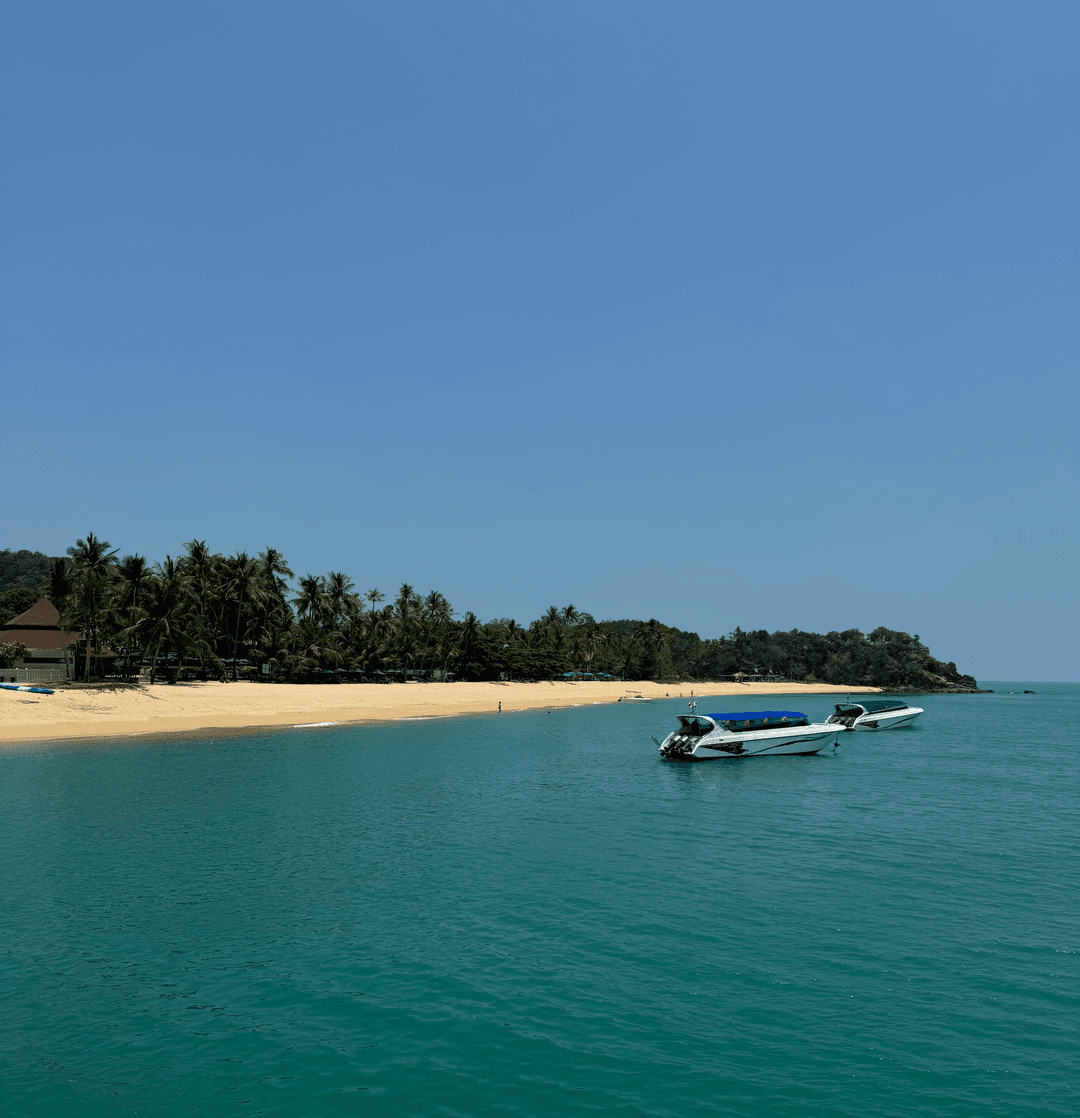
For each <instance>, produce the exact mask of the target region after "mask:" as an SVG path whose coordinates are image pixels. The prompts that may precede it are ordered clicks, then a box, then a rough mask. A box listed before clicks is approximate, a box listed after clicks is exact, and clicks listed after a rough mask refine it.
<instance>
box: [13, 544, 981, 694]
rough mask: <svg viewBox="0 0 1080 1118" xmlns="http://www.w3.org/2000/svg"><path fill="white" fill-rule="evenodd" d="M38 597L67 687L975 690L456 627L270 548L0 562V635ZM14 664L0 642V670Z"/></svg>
mask: <svg viewBox="0 0 1080 1118" xmlns="http://www.w3.org/2000/svg"><path fill="white" fill-rule="evenodd" d="M41 597H44V598H46V599H48V601H49V602H51V603H52V605H53V606H55V607H56V609H57V610H58V611H59V614H60V623H61V625H62V626H63V628H64V629H65V630H66V631H68V632H70V633H72V635H73V647H74V650H75V663H76V675H77V677H78V678H83V679H92V678H95V677H115V678H119V679H124V678H127V679H132V678H137V677H139V676H140V674H141V675H142V676H143V677H145V676H146V674H147V673H149V677H150V681H151V682H166V683H174V682H176V681H177V680H178V679H181V678H192V679H234V680H235V679H241V678H244V679H255V680H262V681H265V682H271V683H272V682H274V681H289V682H311V683H323V682H327V683H329V682H340V681H357V682H383V683H390V682H395V681H404V680H455V679H462V680H496V679H514V680H540V679H555V678H566V677H567V676H568V675H569V677H570V678H575V677H586V678H587V677H590V676H592V677H599V678H605V677H610V678H614V679H624V680H646V679H648V680H671V681H710V680H721V679H725V678H726V679H731V678H733V677H738V676H744V677H747V678H767V679H770V680H777V679H783V680H788V681H793V682H806V683H832V684H840V685H843V684H849V685H852V686H856V685H862V686H876V687H887V688H892V689H905V690H918V691H969V690H976V689H977V688H978V684H977V683H976V682H975V680H974V679H973V678H972V677H971V676H966V675H961V674H960V672H959V671H958V670H957V667H956V665H955V664H953V663H943V662H942V661H940V660H936V659H935V658H934V657H933V656H931V655H930V652H929V650H928V649H927V648H926V647H925V646H924V645H923V644H922V642H921V641H920V640H919V637H918V635H915V636H910V635H909V634H907V633H901V632H895V631H892V630H889V629H885V628H878V629H875V630H874V631H873V632H872V633H869V634H864V633H862V632H860V631H859V630H856V629H850V630H847V631H845V632H831V633H827V634H824V635H822V634H818V633H806V632H801V631H799V630H794V629H793V630H791V631H790V632H775V633H768V632H766V631H764V630H761V631H757V632H744V631H743V630H742V629H740V628H738V627H736V628H735V630H734V631H733V632H731V633H729V634H727V635H726V636H722V637H718V638H711V639H702V638H701V637H700V636H699V635H698V634H697V633H692V632H685V631H683V630H680V629H677V628H673V627H672V626H669V625H664V624H662V623H661V622H659V621H657V620H656V619H655V618H650V619H648V620H630V619H621V620H604V621H598V620H596V619H595V618H594V617H593V616H592V615H591V614H589V613H588V612H586V611H585V610H581V609H578V608H577V607H575V606H574V605H566V606H562V607H559V606H554V605H553V606H551V607H550V608H549V609H548V610H547V611H546V612H545V613H544V615H543V616H542V617H539V618H537V619H535V620H533V621H531V622H528V623H527V624H520V623H519V622H518V621H516V620H514V619H512V618H496V619H494V620H490V621H480V619H479V618H477V616H476V615H475V614H474V613H472V612H470V611H466V612H465V613H463V614H460V613H458V612H456V611H455V609H454V608H453V606H452V605H451V603H450V602H449V601H447V599H446V598H445V596H444V595H443V594H441V593H440V592H439V591H438V590H430V591H428V592H427V593H426V594H425V593H421V592H420V591H419V590H417V589H416V588H415V587H413V586H410V585H408V584H407V583H403V584H402V585H401V586H399V587H398V589H397V591H396V592H395V593H393V595H392V596H391V595H388V594H386V593H384V592H382V591H381V590H379V589H378V588H372V589H370V590H362V589H359V588H358V587H357V586H356V585H355V584H354V582H353V580H352V579H351V578H350V577H349V576H348V575H347V574H345V573H344V572H342V571H330V572H329V573H328V574H326V575H314V574H305V575H303V576H301V577H299V578H297V577H296V575H295V573H294V572H293V570H292V569H291V568H290V566H289V564H288V562H287V560H286V558H285V556H284V555H282V554H281V552H280V551H277V550H276V549H274V548H272V547H267V548H266V549H265V550H264V551H260V552H259V553H258V554H257V555H249V554H247V553H246V552H244V551H238V552H236V553H235V554H232V555H221V554H218V553H217V552H214V551H212V550H211V549H210V547H209V546H208V545H207V544H206V543H205V541H203V540H197V539H193V540H190V541H189V542H188V543H186V544H184V553H183V554H182V555H180V556H177V557H173V556H166V557H165V558H164V559H163V560H162V561H160V562H157V563H151V562H150V561H149V560H147V559H146V558H145V557H144V556H142V555H139V554H130V555H123V556H121V555H120V553H119V549H117V548H114V547H113V546H112V545H111V544H110V543H108V542H107V541H105V540H102V539H100V538H99V537H97V536H95V535H93V533H89V534H88V535H87V536H86V538H85V539H79V540H77V541H76V542H75V543H74V544H73V545H72V546H71V547H69V548H68V549H67V555H66V556H65V557H54V558H50V557H48V556H45V555H42V554H40V553H38V552H28V551H19V552H13V551H10V550H7V551H2V552H0V625H2V624H5V623H7V622H9V621H10V620H12V618H14V617H15V616H16V615H18V614H20V613H21V612H22V611H24V610H26V609H28V608H29V607H30V606H32V605H33V604H34V603H35V602H37V601H38V600H39V598H41ZM23 653H24V650H23V649H22V648H21V647H17V646H15V645H13V644H8V645H4V644H0V663H3V664H13V663H15V662H17V661H18V659H19V657H20V656H21V655H22V654H23Z"/></svg>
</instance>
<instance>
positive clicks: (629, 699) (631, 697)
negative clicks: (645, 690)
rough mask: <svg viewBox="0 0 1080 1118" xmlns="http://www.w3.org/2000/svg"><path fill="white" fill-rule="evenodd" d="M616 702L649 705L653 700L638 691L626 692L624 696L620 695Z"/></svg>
mask: <svg viewBox="0 0 1080 1118" xmlns="http://www.w3.org/2000/svg"><path fill="white" fill-rule="evenodd" d="M617 701H618V702H620V703H651V702H652V701H653V700H652V699H651V698H650V697H649V696H648V695H643V694H642V693H641V692H640V691H627V692H626V694H625V695H620V696H619V698H618V700H617Z"/></svg>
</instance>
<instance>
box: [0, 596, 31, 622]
mask: <svg viewBox="0 0 1080 1118" xmlns="http://www.w3.org/2000/svg"><path fill="white" fill-rule="evenodd" d="M40 597H41V594H40V593H39V592H38V591H37V590H5V591H4V592H3V593H2V594H0V625H6V624H7V623H8V622H9V621H11V620H12V619H13V618H15V617H18V616H19V614H20V613H25V612H26V611H27V610H28V609H29V608H30V607H31V606H32V605H33V604H34V603H35V602H36V601H37V600H38V599H39V598H40Z"/></svg>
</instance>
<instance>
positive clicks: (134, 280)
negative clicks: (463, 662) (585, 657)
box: [0, 0, 1080, 680]
mask: <svg viewBox="0 0 1080 1118" xmlns="http://www.w3.org/2000/svg"><path fill="white" fill-rule="evenodd" d="M1078 30H1080V8H1078V7H1077V5H1076V4H1075V3H1071V2H1070V3H1043V2H1038V0H1035V2H1029V3H1024V4H1020V3H1012V4H1000V3H994V2H992V0H978V2H964V0H955V2H951V3H919V2H906V3H903V4H891V5H884V4H867V3H865V2H863V0H858V2H851V3H833V2H829V0H819V2H816V3H813V4H807V3H804V2H802V0H797V2H789V3H771V2H769V0H752V2H747V3H723V2H719V0H712V2H709V3H680V2H673V0H665V2H663V3H660V2H657V3H636V2H633V0H617V2H608V0H573V2H567V3H560V2H554V0H548V2H544V3H530V2H511V0H498V2H495V0H490V2H460V0H437V2H436V0H433V2H429V3H409V2H402V0H394V2H392V3H391V2H382V3H367V4H364V3H315V2H313V3H303V4H301V3H293V4H281V3H275V2H273V0H259V2H258V3H230V2H228V0H215V2H214V3H205V4H200V3H195V2H192V0H185V2H184V3H175V4H169V3H154V4H146V3H142V2H139V3H126V4H118V3H109V2H96V3H94V4H85V3H71V2H67V3H42V4H22V5H14V4H12V5H8V6H7V8H6V9H5V14H4V16H3V18H2V23H0V37H2V41H3V44H4V46H3V65H2V66H0V100H2V104H0V114H2V128H3V135H2V151H3V159H2V160H0V214H2V216H0V221H2V223H3V228H2V243H0V252H2V256H0V361H2V367H0V380H2V393H0V409H2V412H3V416H4V421H3V427H2V430H3V436H2V443H0V445H2V447H3V462H4V466H3V473H4V500H3V506H2V511H0V546H8V547H12V548H20V547H27V548H31V549H35V550H41V551H45V552H48V553H50V554H57V553H62V552H63V550H64V548H65V547H66V546H67V545H68V544H70V543H72V542H73V541H74V539H75V538H76V537H78V536H84V535H85V534H86V532H87V531H93V532H95V533H97V534H99V535H101V536H103V537H104V538H106V539H108V540H109V541H111V542H112V543H113V544H115V545H118V546H119V547H120V548H121V549H122V551H123V552H125V553H127V552H132V551H138V552H139V553H141V554H144V555H148V556H149V557H150V558H152V559H155V560H157V559H161V558H163V557H164V555H165V554H167V553H168V554H174V555H175V554H176V553H178V552H179V551H180V550H181V549H182V545H183V542H184V541H185V540H190V539H192V538H194V537H198V538H203V539H206V540H207V541H208V542H209V543H210V544H211V546H212V547H213V548H214V549H215V550H219V551H223V552H233V551H235V550H237V549H241V548H242V549H246V550H249V551H255V550H259V549H261V548H263V547H265V546H266V545H267V544H272V545H273V546H275V547H278V548H280V549H282V550H283V551H284V552H285V554H286V556H287V558H288V559H289V560H290V562H291V564H292V566H293V567H294V569H295V570H296V572H297V574H303V573H307V572H309V571H310V572H315V573H321V572H325V571H328V570H331V569H334V570H344V571H346V572H348V573H349V574H350V575H351V576H352V577H353V578H354V580H355V581H356V583H357V585H358V588H359V589H361V590H366V589H368V588H370V587H379V588H380V589H383V590H384V591H387V592H390V591H393V590H394V589H395V588H396V586H397V585H398V584H399V583H401V582H402V581H408V582H410V583H413V584H414V585H415V586H416V587H417V588H418V589H419V590H421V591H422V592H426V591H427V590H429V589H433V588H435V589H439V590H441V591H442V592H443V593H445V594H446V595H447V596H448V597H449V599H450V601H451V602H452V604H453V605H454V607H455V608H456V609H457V610H458V611H460V612H464V611H465V610H467V609H472V610H474V611H475V612H476V613H477V614H479V615H480V616H481V617H482V618H489V617H496V616H508V617H509V616H512V617H516V618H517V619H518V620H519V621H522V622H527V621H529V620H531V619H532V618H533V617H536V616H538V615H539V613H540V612H542V611H543V609H544V608H545V607H546V606H548V605H550V604H557V605H560V606H561V605H565V604H567V603H569V602H572V603H573V604H574V605H576V606H578V608H580V609H587V610H588V611H590V612H591V613H593V614H594V615H595V616H596V617H598V618H607V617H642V618H649V617H656V618H659V619H660V620H662V621H665V622H667V623H669V624H673V625H678V626H680V627H682V628H686V629H693V630H695V631H697V632H699V633H700V634H701V635H702V636H719V635H721V634H723V633H725V632H729V631H730V630H732V629H733V628H734V627H735V626H736V625H741V626H742V627H743V628H768V629H790V628H794V627H798V628H802V629H810V630H817V631H827V630H830V629H846V628H861V629H863V630H867V631H868V630H870V629H873V628H875V627H876V626H878V625H886V626H888V627H890V628H896V629H904V630H907V631H909V632H917V633H919V634H920V635H921V637H922V638H923V640H924V641H925V642H926V643H927V644H929V646H930V648H931V650H932V651H934V652H935V654H937V655H939V656H941V657H943V658H944V659H951V660H955V661H956V663H957V665H958V666H959V667H960V669H961V670H962V671H971V672H974V673H975V674H977V675H979V676H980V677H982V678H1011V679H1069V680H1077V679H1080V638H1078V633H1080V610H1078V595H1080V592H1078V585H1077V561H1078V550H1077V543H1078V536H1080V527H1078V525H1080V517H1078V512H1080V503H1078V496H1080V471H1078V461H1077V458H1078V454H1077V434H1076V430H1077V423H1078V403H1080V389H1078V376H1077V372H1078V369H1077V358H1078V350H1080V345H1078V341H1080V338H1078V335H1080V329H1078V325H1080V324H1078V316H1077V309H1078V305H1080V304H1078V301H1077V297H1078V294H1080V291H1078V288H1080V273H1078V252H1077V249H1078V226H1077V216H1078V201H1077V200H1078V199H1080V181H1078V179H1080V175H1078V170H1080V159H1078V150H1077V77H1078V71H1080V64H1078V61H1077V59H1078V57H1080V54H1078V48H1080V42H1078Z"/></svg>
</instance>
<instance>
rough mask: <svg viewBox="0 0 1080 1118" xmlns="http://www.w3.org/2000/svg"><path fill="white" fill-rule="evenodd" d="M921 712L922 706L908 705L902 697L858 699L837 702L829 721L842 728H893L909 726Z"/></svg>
mask: <svg viewBox="0 0 1080 1118" xmlns="http://www.w3.org/2000/svg"><path fill="white" fill-rule="evenodd" d="M922 713H923V708H922V707H913V706H909V705H908V704H907V703H905V702H904V701H903V699H860V700H859V701H858V702H857V703H853V702H850V701H849V702H846V703H837V704H836V713H835V714H830V715H829V722H830V723H832V724H833V725H835V726H839V727H840V729H842V730H895V729H896V728H897V727H898V726H910V725H911V724H912V722H914V721H915V719H916V718H918V717H919V715H920V714H922Z"/></svg>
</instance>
